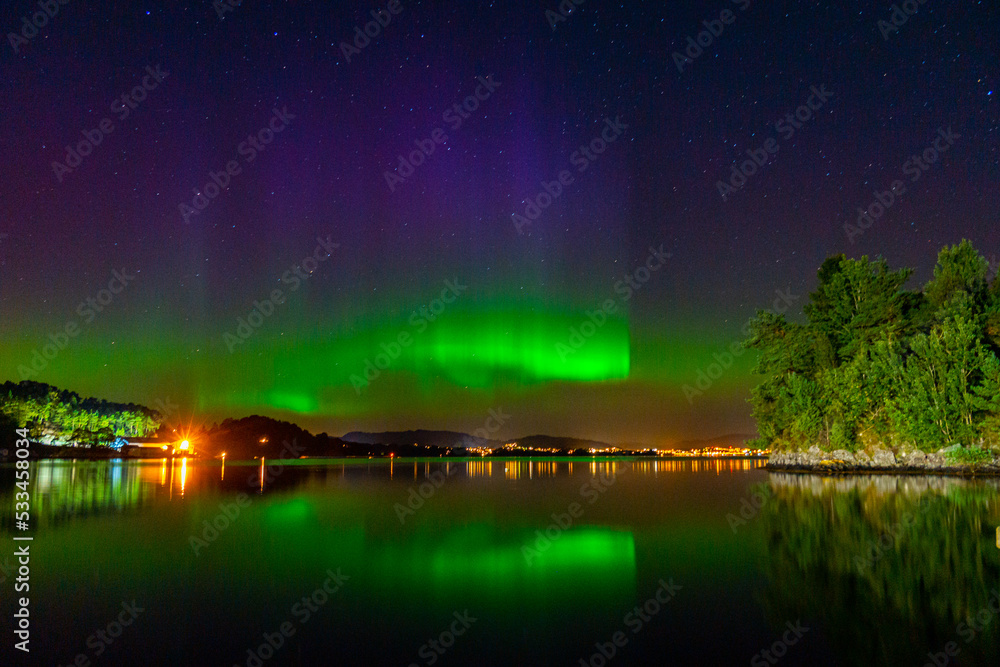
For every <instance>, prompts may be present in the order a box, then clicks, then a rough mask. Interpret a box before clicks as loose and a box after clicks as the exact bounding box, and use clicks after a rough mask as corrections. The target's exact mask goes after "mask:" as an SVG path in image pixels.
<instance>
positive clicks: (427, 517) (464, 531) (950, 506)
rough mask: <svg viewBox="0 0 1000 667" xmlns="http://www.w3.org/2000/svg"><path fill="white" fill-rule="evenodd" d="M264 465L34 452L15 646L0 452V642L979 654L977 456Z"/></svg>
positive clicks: (986, 550)
mask: <svg viewBox="0 0 1000 667" xmlns="http://www.w3.org/2000/svg"><path fill="white" fill-rule="evenodd" d="M272 465H273V467H271V466H272ZM267 466H269V468H262V466H261V464H260V463H252V464H239V465H237V464H232V463H230V464H227V465H226V466H225V467H224V468H223V467H222V466H220V465H219V464H218V463H194V462H186V463H185V462H182V461H175V462H172V463H171V462H170V461H163V462H160V461H156V462H153V461H149V462H99V463H97V462H68V461H45V462H38V463H33V464H32V467H33V470H32V477H33V486H32V489H31V496H32V517H31V519H32V531H31V534H33V535H34V538H35V539H34V541H33V542H31V561H30V568H31V573H30V586H31V589H30V597H31V603H30V613H31V643H30V647H31V653H30V654H29V655H24V654H21V653H20V652H17V651H14V650H13V646H12V645H13V643H14V641H16V639H15V638H14V635H13V633H12V632H11V629H12V628H13V623H14V619H13V618H12V615H13V613H14V603H13V600H12V597H13V596H14V591H13V586H14V583H15V579H16V574H15V569H16V566H17V565H16V561H15V558H14V556H13V552H14V549H15V542H14V541H13V540H12V539H11V537H12V533H13V532H17V531H14V525H13V512H14V503H15V498H14V493H15V491H16V490H17V489H15V488H14V486H13V485H14V473H13V469H12V468H10V467H6V468H2V469H0V527H2V532H3V535H2V536H0V537H2V545H3V547H2V553H0V579H3V581H2V583H0V611H2V619H3V620H2V621H0V627H2V628H3V630H4V632H3V639H2V641H3V645H2V646H0V664H3V665H8V664H11V665H12V664H32V665H36V664H37V665H69V664H74V661H76V663H75V664H79V665H85V664H93V665H101V664H104V665H221V666H225V667H229V666H232V665H248V666H250V667H254V666H257V667H260V666H261V665H402V666H404V667H405V666H407V665H432V664H433V665H444V666H447V665H474V666H479V665H567V666H572V665H581V664H583V665H588V664H589V665H594V666H595V667H599V666H601V665H604V664H609V665H663V664H667V665H670V664H676V665H746V664H750V665H770V664H783V665H915V666H920V665H924V664H937V665H939V666H940V665H945V664H951V665H958V664H960V665H986V664H992V665H995V664H997V659H998V655H1000V650H998V649H1000V639H998V628H1000V614H998V610H1000V591H998V585H1000V557H998V556H1000V549H998V539H1000V538H998V535H997V525H998V523H1000V501H998V497H1000V494H998V483H997V481H996V480H993V481H989V480H987V481H964V480H960V479H951V478H937V477H891V476H875V477H850V478H821V477H811V476H795V475H785V474H769V473H767V472H765V471H763V470H761V469H760V468H759V466H760V462H756V461H710V462H700V461H683V462H675V461H646V460H643V461H634V462H633V461H619V462H608V461H593V462H592V461H589V460H586V461H584V460H579V461H574V462H572V463H569V462H567V461H565V460H563V461H560V462H554V461H543V460H535V461H532V462H528V461H526V460H522V461H501V460H474V461H459V462H450V463H442V462H441V460H440V459H434V460H427V461H424V460H421V461H417V462H414V461H412V460H409V461H395V462H392V463H391V464H390V463H389V462H388V461H386V462H380V461H367V460H365V461H356V460H350V461H323V462H317V461H292V462H287V461H286V462H282V463H278V462H275V463H274V464H272V462H267ZM243 494H245V495H243ZM18 534H21V533H19V532H18ZM765 652H766V653H765ZM949 653H950V655H949ZM606 656H607V657H606ZM581 661H582V662H581Z"/></svg>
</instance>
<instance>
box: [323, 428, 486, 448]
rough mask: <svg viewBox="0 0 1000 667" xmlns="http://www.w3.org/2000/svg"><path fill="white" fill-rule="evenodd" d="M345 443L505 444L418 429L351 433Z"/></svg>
mask: <svg viewBox="0 0 1000 667" xmlns="http://www.w3.org/2000/svg"><path fill="white" fill-rule="evenodd" d="M340 439H341V440H343V441H345V442H356V443H361V444H365V445H378V444H380V445H418V446H421V447H439V448H442V449H444V448H448V447H451V448H455V447H499V446H500V445H502V444H503V443H502V442H501V441H499V440H488V439H486V438H479V437H476V436H474V435H469V434H468V433H460V432H458V431H428V430H425V429H417V430H415V431H382V432H381V433H367V432H365V431H351V432H350V433H346V434H344V435H342V436H340Z"/></svg>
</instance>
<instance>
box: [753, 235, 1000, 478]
mask: <svg viewBox="0 0 1000 667" xmlns="http://www.w3.org/2000/svg"><path fill="white" fill-rule="evenodd" d="M990 273H991V271H990V266H989V263H988V262H987V261H986V259H985V258H983V256H982V255H980V254H979V252H978V251H977V250H976V249H975V248H974V247H973V246H972V244H971V243H970V242H968V241H962V242H961V243H959V244H958V245H955V246H950V247H945V248H944V249H942V250H941V251H940V253H939V254H938V260H937V265H936V266H935V267H934V274H933V278H931V280H930V281H929V282H928V283H927V284H926V285H924V286H923V288H922V289H916V290H910V289H906V287H905V286H906V284H907V282H908V280H909V278H910V276H911V274H912V269H898V270H891V269H890V268H889V266H888V265H887V263H886V261H885V260H884V259H881V258H878V259H875V260H869V259H868V257H862V258H861V259H850V258H847V257H845V256H844V255H836V256H833V257H830V258H829V259H827V260H826V261H825V262H824V263H823V265H822V266H821V267H820V269H819V275H818V286H817V287H816V290H815V291H814V292H813V293H811V294H810V295H809V301H808V303H807V304H806V305H805V306H804V308H803V315H804V320H805V321H804V322H801V323H800V322H794V321H789V320H788V319H786V318H785V316H784V315H775V314H773V313H769V312H765V311H760V312H758V314H757V315H756V317H754V319H753V320H752V321H751V324H750V327H749V336H748V337H747V339H746V340H745V341H744V342H743V344H744V346H745V347H747V348H750V349H754V350H756V351H757V352H758V353H759V358H758V361H757V365H756V367H755V369H754V370H755V372H756V373H757V374H759V375H761V376H763V379H762V381H761V382H760V384H759V385H757V386H756V387H755V388H754V389H753V390H752V393H751V398H750V403H751V405H752V410H753V416H754V418H755V419H756V421H757V430H758V434H759V437H758V439H757V440H756V441H755V442H754V446H757V447H760V448H767V449H770V450H772V453H771V457H770V461H769V464H768V467H769V468H771V469H785V470H811V471H851V470H865V471H872V470H892V471H894V472H899V471H901V470H910V471H914V472H962V473H983V474H998V473H1000V279H998V278H997V276H995V275H994V276H991V275H990Z"/></svg>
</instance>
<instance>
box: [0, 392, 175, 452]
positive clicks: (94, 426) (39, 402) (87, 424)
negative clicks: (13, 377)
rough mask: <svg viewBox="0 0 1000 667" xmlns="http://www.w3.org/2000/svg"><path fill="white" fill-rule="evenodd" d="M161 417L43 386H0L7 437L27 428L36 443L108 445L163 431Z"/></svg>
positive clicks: (0, 409) (3, 428) (1, 428)
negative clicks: (123, 438) (116, 439)
mask: <svg viewBox="0 0 1000 667" xmlns="http://www.w3.org/2000/svg"><path fill="white" fill-rule="evenodd" d="M162 420H163V417H162V416H161V415H160V414H159V413H158V412H156V411H155V410H152V409H150V408H147V407H145V406H142V405H135V404H133V403H111V402H108V401H105V400H100V399H96V398H82V397H80V395H79V394H77V393H76V392H73V391H66V390H62V389H59V388H58V387H53V386H52V385H48V384H44V383H41V382H32V381H30V380H26V381H24V382H19V383H14V382H5V383H4V384H3V385H0V421H5V422H8V424H3V425H0V431H2V432H3V434H4V436H8V435H10V433H12V432H13V429H14V428H27V429H28V434H29V436H30V437H31V439H32V440H35V441H37V442H43V443H46V444H60V445H62V444H71V443H72V444H78V445H82V446H86V447H93V446H101V445H110V444H111V443H112V442H114V440H115V438H117V437H118V436H148V435H153V434H154V433H155V432H156V431H157V429H159V427H160V424H161V423H162Z"/></svg>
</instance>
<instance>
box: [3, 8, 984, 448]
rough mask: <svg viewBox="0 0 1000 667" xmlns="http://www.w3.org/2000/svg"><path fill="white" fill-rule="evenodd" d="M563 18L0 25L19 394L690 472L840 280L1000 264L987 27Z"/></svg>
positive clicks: (649, 14) (67, 16) (398, 14)
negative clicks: (693, 460)
mask: <svg viewBox="0 0 1000 667" xmlns="http://www.w3.org/2000/svg"><path fill="white" fill-rule="evenodd" d="M563 4H564V5H566V4H567V3H563ZM569 4H571V5H573V6H574V7H575V8H574V9H573V10H572V11H571V12H560V9H559V3H558V2H555V1H552V2H543V3H540V4H531V5H530V6H522V5H518V4H516V3H515V4H513V5H510V4H509V3H489V4H480V3H459V2H443V3H428V2H410V1H407V0H394V2H392V3H382V4H370V3H369V4H351V3H321V2H310V1H305V2H288V3H267V4H260V3H241V4H240V5H238V6H233V5H231V4H225V5H223V4H222V3H212V2H209V1H207V0H205V1H199V2H190V1H184V2H177V3H168V4H167V5H166V6H164V5H163V4H162V3H153V2H148V1H145V0H143V1H140V2H118V1H114V2H108V3H99V4H97V3H87V2H82V1H80V0H76V1H74V2H69V3H67V4H60V5H58V12H57V13H56V14H55V15H52V16H51V17H49V18H47V19H46V21H45V25H44V26H42V27H38V28H37V30H36V31H34V32H33V33H32V34H31V36H30V37H29V36H27V34H26V33H24V32H23V31H27V32H31V31H30V30H29V29H28V28H24V27H23V25H24V24H23V23H22V18H23V17H25V16H27V17H29V18H28V21H29V24H30V17H31V15H32V14H33V13H34V12H36V11H39V10H38V6H37V2H35V1H31V2H29V1H27V0H18V1H17V2H13V3H9V6H8V7H7V8H6V10H5V12H4V18H3V22H2V25H3V27H4V28H5V30H4V34H5V36H6V38H5V40H4V42H5V43H4V45H3V47H2V48H3V50H4V53H3V57H2V59H0V74H2V76H0V81H3V82H4V90H3V92H4V94H3V96H2V101H0V108H2V109H3V112H4V113H3V114H2V118H3V128H2V130H0V132H2V136H3V142H2V144H0V145H2V146H3V148H2V150H3V152H4V155H5V156H6V157H7V160H6V161H5V165H6V168H5V170H4V178H3V179H0V336H2V345H0V368H2V369H3V373H2V374H0V381H3V380H8V379H9V380H14V381H19V380H22V379H33V380H38V381H40V382H48V383H51V384H55V385H59V386H62V387H66V388H68V389H71V390H74V391H77V392H80V393H81V394H84V395H93V396H102V397H106V398H108V399H109V400H115V401H134V402H138V403H142V404H145V405H149V406H151V407H160V406H163V405H168V406H170V405H175V404H176V406H177V411H178V412H179V413H180V415H182V416H183V417H184V418H185V419H187V418H188V417H192V418H194V419H195V420H198V421H204V422H206V423H207V422H210V421H213V420H217V419H220V418H223V417H227V416H233V417H241V416H245V415H249V414H264V415H268V416H273V417H278V418H282V419H289V420H291V421H295V422H297V423H299V424H301V425H303V426H304V427H306V428H309V429H311V430H313V431H316V432H319V431H326V432H328V433H330V434H340V433H344V432H347V431H351V430H359V429H362V430H391V429H406V428H428V429H454V430H463V431H469V432H471V431H473V430H475V429H477V428H480V427H481V426H482V424H483V422H484V421H485V420H486V419H487V418H488V416H489V413H488V411H489V410H490V409H491V408H496V407H501V408H502V409H503V410H504V412H505V413H508V414H510V415H512V418H511V420H510V421H509V423H507V424H506V425H504V429H503V430H502V431H501V432H500V433H498V434H497V435H498V436H499V437H513V436H518V435H526V434H529V433H537V432H542V433H551V434H556V435H566V436H575V437H586V438H597V439H605V440H610V441H618V442H623V441H624V442H634V441H642V442H646V443H649V444H669V443H671V442H672V441H675V440H678V439H684V438H695V437H709V436H714V435H721V434H724V433H728V432H743V433H748V432H750V431H751V430H752V428H753V426H752V422H751V420H750V417H749V408H748V406H747V404H746V402H745V398H746V395H747V388H748V387H749V386H750V385H751V384H753V382H754V380H753V377H752V375H751V374H750V369H751V367H752V364H753V359H752V355H751V354H744V355H735V356H734V355H732V354H731V352H732V349H733V347H732V344H733V343H734V342H735V341H737V340H739V339H740V338H741V337H742V334H741V328H742V327H743V325H744V323H745V322H746V321H747V319H748V318H749V317H750V316H752V315H753V314H754V312H755V311H756V310H757V309H765V308H776V307H778V306H777V305H775V304H778V305H780V307H782V308H786V307H787V308H788V312H789V314H790V316H791V317H792V318H795V317H798V316H799V313H800V309H801V304H802V303H803V302H804V300H805V299H804V297H805V295H806V294H807V293H808V292H809V291H810V290H811V289H812V288H813V286H814V280H815V278H814V276H815V274H816V269H817V268H818V266H819V265H820V264H821V263H822V261H823V259H824V258H826V257H827V256H828V255H831V254H834V253H839V252H844V253H847V254H848V255H849V256H860V255H862V254H868V255H870V256H875V255H883V256H885V257H886V259H887V260H888V261H889V263H890V265H893V266H921V267H930V266H933V264H934V261H933V259H934V256H935V255H936V253H937V250H938V249H939V248H940V247H941V246H943V245H945V244H951V243H956V242H958V241H959V240H960V239H961V238H969V239H971V240H972V241H973V243H974V244H975V245H976V246H977V247H978V248H981V249H982V250H983V251H984V252H985V253H986V255H987V256H988V257H990V256H991V255H990V252H991V249H997V248H998V242H1000V233H998V232H997V230H998V229H1000V225H998V223H1000V219H998V217H1000V214H998V211H1000V206H998V204H1000V195H998V191H997V182H998V177H1000V152H998V138H1000V132H998V128H1000V122H998V118H1000V113H998V110H997V103H996V100H997V94H996V87H997V83H998V82H997V73H996V66H995V63H996V62H997V60H998V57H997V56H998V54H997V45H996V39H995V36H996V35H997V34H998V33H1000V13H998V10H997V8H996V7H995V6H994V5H993V4H991V3H989V2H986V1H985V0H981V1H976V2H970V3H963V4H955V3H937V2H935V0H928V2H925V3H923V4H919V9H918V10H917V11H916V12H915V13H912V14H907V16H906V19H905V20H901V19H899V18H898V17H896V19H895V20H894V17H893V9H892V3H889V2H887V3H874V4H866V5H865V6H864V7H862V6H860V5H858V6H855V5H852V4H848V5H835V4H830V5H827V4H821V5H816V4H815V3H793V4H791V5H786V4H782V5H781V6H772V4H773V3H772V4H768V3H763V2H756V1H754V0H739V1H738V2H737V1H735V0H733V1H730V0H716V1H715V2H697V3H687V4H684V5H683V6H664V5H663V4H662V3H660V4H657V3H625V4H624V5H623V4H622V3H617V4H616V3H602V2H598V1H597V0H589V1H588V2H585V3H581V4H579V5H575V4H574V3H569ZM220 7H221V9H220ZM547 12H548V13H547ZM553 12H555V13H556V14H553ZM725 12H729V14H725ZM554 15H558V18H553V16H554ZM727 16H730V17H731V18H732V21H729V20H726V17H727ZM880 21H881V22H882V23H885V22H889V25H892V26H893V28H894V29H887V28H886V27H885V26H884V25H883V26H881V27H880ZM897 24H898V25H897ZM369 26H374V27H369ZM29 27H30V25H29ZM706 31H707V32H706ZM8 33H10V34H13V35H20V38H18V37H15V38H11V37H10V35H9V34H8ZM703 34H707V35H708V37H707V38H704V37H702V35H703ZM691 44H694V45H695V47H696V48H695V47H692V46H691ZM676 54H681V56H680V60H678V57H677V55H676ZM685 54H686V55H685ZM692 54H694V55H692ZM678 63H680V64H678ZM814 89H816V90H823V91H824V94H825V95H827V96H826V97H825V98H824V102H823V104H822V105H820V106H818V107H816V108H815V109H813V110H812V111H811V114H810V117H809V119H808V121H804V122H801V123H800V125H801V127H799V128H797V129H795V131H794V132H792V133H791V134H789V133H788V132H787V129H788V125H789V123H790V122H791V121H786V120H785V119H787V118H792V119H793V121H794V122H795V123H799V121H800V120H801V118H802V117H801V116H799V117H798V120H796V115H795V114H796V112H797V109H801V108H802V107H801V106H800V105H802V104H803V103H804V102H805V101H806V100H808V99H810V95H811V94H812V93H811V91H812V90H814ZM278 114H280V119H279V120H280V122H278V121H276V120H275V119H276V118H279V116H278ZM105 121H106V122H105ZM279 126H280V130H279V129H278V128H279ZM612 128H617V129H615V130H612ZM782 128H784V129H782ZM939 130H940V131H947V132H950V133H951V134H950V135H949V136H953V137H954V140H953V143H952V144H949V149H948V151H947V152H943V153H941V154H940V156H936V157H935V160H934V162H933V163H927V164H926V167H927V168H926V169H923V168H921V170H920V172H919V174H917V179H912V176H911V175H910V174H909V172H907V170H906V169H905V167H904V165H907V164H913V162H912V160H913V158H914V157H916V158H917V159H918V160H919V159H922V158H921V156H925V155H926V153H925V150H926V149H927V147H928V146H929V145H930V144H929V142H930V141H933V139H934V137H935V136H938V133H939ZM773 138H777V140H776V141H773V142H772V144H770V145H772V147H773V148H774V150H770V149H768V153H767V155H766V156H765V157H766V161H765V162H764V163H763V164H761V162H759V161H758V162H756V163H755V164H756V166H754V165H753V164H752V165H751V166H750V167H748V168H747V169H746V170H743V171H741V169H742V167H741V164H740V163H742V165H743V166H746V162H745V161H746V160H753V159H754V158H753V156H754V155H759V154H760V149H761V147H762V146H765V145H766V144H767V142H768V141H769V140H771V139H773ZM748 156H749V157H748ZM54 164H59V165H62V167H61V168H55V167H54V166H53V165H54ZM751 168H752V169H753V174H750V175H747V174H748V172H749V170H750V169H751ZM734 170H735V171H734ZM737 173H739V174H741V175H743V176H744V178H743V181H744V183H745V184H744V185H741V186H740V187H739V189H738V190H737V191H734V192H727V196H726V197H721V196H720V193H719V188H718V186H717V182H719V181H720V180H725V181H726V183H727V184H730V185H731V183H730V179H731V178H732V179H736V180H737V181H738V180H739V179H738V178H736V174H737ZM896 179H899V180H901V181H903V182H904V183H905V185H906V194H905V197H901V198H899V199H898V200H894V203H893V204H892V206H891V207H890V208H884V207H883V208H882V213H880V214H879V215H878V216H874V215H871V214H870V213H869V211H871V207H872V203H873V202H875V203H877V202H879V201H881V199H880V197H883V198H884V191H886V190H887V189H888V188H889V187H890V184H891V183H893V182H894V181H895V180H896ZM192 210H194V211H196V212H195V213H191V212H190V211H192ZM859 212H860V213H859ZM866 213H867V214H868V215H869V216H870V219H871V222H868V226H867V227H866V228H865V229H864V233H863V234H861V233H853V232H851V231H850V230H849V229H848V226H849V225H855V224H857V221H858V220H859V215H861V216H862V219H864V218H863V216H864V215H865V214H866ZM996 252H998V253H1000V250H996ZM991 260H992V261H993V262H994V266H993V268H994V269H995V268H996V266H997V264H998V263H1000V260H997V258H996V256H993V257H991ZM654 267H655V268H654ZM928 273H929V269H927V268H924V269H923V272H917V274H915V275H914V277H913V283H914V284H918V283H923V282H924V281H926V279H927V278H929V275H927V274H928ZM119 276H125V277H129V276H131V277H132V278H131V279H129V280H125V281H122V280H121V278H120V277H119ZM112 285H114V286H115V289H111V286H112ZM119 288H120V289H119ZM716 368H718V369H719V373H718V374H717V375H716V373H715V372H714V371H715V369H716ZM709 376H713V377H709ZM702 378H705V380H704V381H703V380H702ZM696 383H700V384H697V386H698V394H697V395H692V394H691V393H690V392H688V393H685V390H684V388H685V386H687V387H693V386H696ZM702 387H704V388H702Z"/></svg>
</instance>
